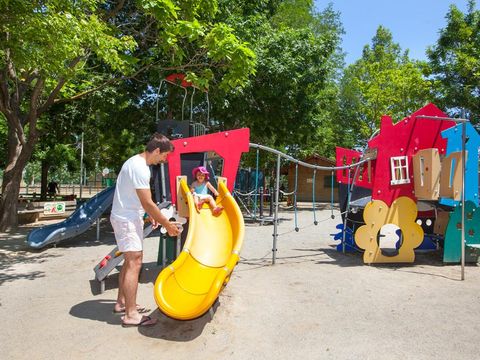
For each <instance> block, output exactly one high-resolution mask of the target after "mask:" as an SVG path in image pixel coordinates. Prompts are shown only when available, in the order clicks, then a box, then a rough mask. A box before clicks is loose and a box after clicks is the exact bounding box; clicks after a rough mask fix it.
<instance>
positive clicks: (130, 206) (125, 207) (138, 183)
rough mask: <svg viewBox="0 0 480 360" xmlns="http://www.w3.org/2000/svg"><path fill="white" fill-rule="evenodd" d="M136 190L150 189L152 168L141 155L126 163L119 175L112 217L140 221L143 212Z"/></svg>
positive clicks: (120, 219)
mask: <svg viewBox="0 0 480 360" xmlns="http://www.w3.org/2000/svg"><path fill="white" fill-rule="evenodd" d="M136 189H150V167H149V166H148V165H147V161H146V160H145V159H144V158H143V157H141V156H140V155H135V156H132V157H131V158H130V159H128V160H127V161H125V163H124V164H123V166H122V170H120V174H118V178H117V185H116V188H115V195H114V196H113V204H112V212H111V216H112V217H113V218H114V219H116V220H119V221H129V220H138V219H139V218H140V219H141V218H142V217H143V214H144V213H145V211H144V210H143V207H142V204H141V203H140V199H139V198H138V196H137V192H136Z"/></svg>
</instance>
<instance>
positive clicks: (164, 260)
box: [160, 234, 167, 269]
mask: <svg viewBox="0 0 480 360" xmlns="http://www.w3.org/2000/svg"><path fill="white" fill-rule="evenodd" d="M160 241H161V242H162V269H164V268H165V267H166V266H167V235H166V234H165V235H164V236H162V235H160Z"/></svg>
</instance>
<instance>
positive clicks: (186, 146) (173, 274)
mask: <svg viewBox="0 0 480 360" xmlns="http://www.w3.org/2000/svg"><path fill="white" fill-rule="evenodd" d="M248 139H249V130H248V129H237V130H232V131H226V132H221V133H215V134H208V135H202V136H196V137H192V138H186V139H177V140H173V141H172V143H173V145H174V146H175V150H174V151H173V152H172V153H170V154H169V157H168V174H169V184H170V190H171V198H172V203H173V204H174V205H175V207H176V211H177V212H178V214H179V215H180V216H184V217H188V222H189V223H188V233H187V238H186V241H185V245H184V247H183V250H182V252H181V253H180V256H179V257H178V258H177V259H176V260H175V261H174V262H173V263H172V264H171V265H169V266H167V267H165V268H164V269H163V270H162V272H161V273H160V274H159V276H158V278H157V280H156V282H155V287H154V296H155V300H156V302H157V305H158V307H159V309H160V310H161V311H163V312H164V313H165V314H167V315H168V316H170V317H173V318H176V319H180V320H187V319H193V318H196V317H199V316H201V315H203V314H204V313H205V312H206V311H208V309H209V308H210V307H211V306H212V304H213V303H214V301H215V300H216V299H217V297H218V295H219V293H220V291H221V290H222V289H223V287H224V286H225V285H226V283H227V282H228V281H229V279H230V275H231V273H232V271H233V268H234V267H235V265H236V263H237V261H238V259H239V252H240V249H241V246H242V242H243V235H244V223H243V216H242V213H241V211H240V209H239V207H238V205H237V203H236V202H235V200H234V198H233V196H232V195H231V193H230V191H231V190H232V189H233V181H231V182H227V183H226V184H225V181H226V179H235V175H236V172H237V169H238V165H239V162H240V157H241V154H242V152H246V151H248V144H249V143H248ZM212 151H213V152H215V153H216V154H217V155H218V156H220V157H221V158H223V160H224V162H223V168H222V171H221V175H222V177H217V182H218V192H219V197H218V198H217V199H216V201H217V203H219V204H221V205H222V206H223V208H224V210H223V212H222V213H221V214H220V215H219V216H214V215H213V214H212V213H211V211H210V210H209V209H207V208H204V209H202V210H200V211H199V212H197V210H196V208H195V204H194V201H193V197H192V194H191V193H190V189H189V186H188V184H189V183H191V181H192V180H193V179H192V178H191V170H192V169H193V168H192V169H190V168H186V167H185V166H184V164H182V157H184V156H186V155H189V154H192V153H194V154H195V153H205V152H212ZM191 165H192V164H191ZM195 166H198V165H196V164H195ZM181 174H188V176H181ZM189 178H190V180H191V181H188V179H189ZM222 179H225V181H224V180H222ZM163 187H166V184H165V185H163ZM175 190H176V191H175Z"/></svg>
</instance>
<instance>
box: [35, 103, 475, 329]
mask: <svg viewBox="0 0 480 360" xmlns="http://www.w3.org/2000/svg"><path fill="white" fill-rule="evenodd" d="M182 111H183V109H182ZM157 113H158V111H157ZM457 123H459V124H460V125H457ZM467 134H468V135H467ZM467 136H468V142H467V141H466V140H467ZM172 142H173V144H174V146H175V150H174V151H173V152H172V153H171V154H170V155H169V158H168V166H162V167H161V171H160V173H159V174H157V176H156V178H155V180H156V182H155V194H156V196H157V200H159V199H160V198H161V199H162V200H165V199H166V198H167V197H170V199H171V202H172V204H173V206H174V214H172V217H185V218H188V233H187V237H186V240H185V243H184V245H183V249H182V251H181V252H180V251H177V257H176V259H175V260H174V261H173V263H171V264H170V265H168V266H167V264H166V261H165V258H164V259H163V261H162V265H163V266H162V267H163V270H162V271H161V272H160V274H159V275H158V278H157V280H156V282H155V287H154V296H155V300H156V302H157V305H158V307H159V308H160V310H162V311H163V312H164V313H165V314H167V315H168V316H170V317H173V318H176V319H181V320H187V319H193V318H196V317H199V316H201V315H203V314H204V313H205V312H206V311H208V309H209V308H210V307H211V306H212V304H213V303H214V302H215V300H216V299H217V297H218V296H219V293H220V292H221V290H222V289H223V287H224V286H225V285H226V284H227V283H228V281H229V280H230V276H231V273H232V271H233V269H234V267H235V265H236V263H237V262H238V260H239V252H240V250H241V247H242V242H243V234H244V223H243V221H244V220H243V215H242V213H241V211H240V208H239V206H238V204H237V202H236V201H235V200H234V198H233V196H232V195H231V192H232V191H233V188H234V181H233V179H235V178H236V173H237V170H238V168H239V164H240V159H241V155H242V153H243V152H248V151H249V149H256V153H257V169H256V171H255V191H254V192H252V193H251V194H250V195H253V197H255V200H254V202H253V203H254V204H255V206H256V204H257V199H256V197H257V196H258V195H259V194H258V192H257V190H258V189H259V170H258V157H259V151H260V150H263V151H267V152H269V153H272V154H274V155H275V156H276V158H277V162H276V169H275V170H276V171H275V177H274V180H275V184H274V191H273V189H271V191H270V204H271V205H272V220H271V222H272V223H273V234H272V236H273V245H272V265H273V264H275V262H276V256H277V241H278V236H279V234H278V223H279V216H278V214H279V206H280V195H281V194H282V190H281V187H280V169H281V162H282V159H283V160H285V161H289V162H291V163H293V164H294V166H295V177H294V182H295V184H294V187H293V189H294V190H293V191H292V192H291V193H285V192H283V194H284V195H289V196H292V197H293V201H292V209H293V211H294V212H295V216H294V222H295V224H294V229H295V231H300V228H299V226H298V223H297V210H298V204H297V188H298V167H299V166H304V167H307V168H310V169H312V171H313V182H312V213H313V224H314V225H318V224H319V223H320V222H321V220H320V221H319V219H317V217H316V212H315V210H316V199H315V176H316V172H317V171H319V170H327V171H329V172H331V173H332V174H333V173H334V172H336V177H337V181H338V182H339V184H340V185H341V186H340V190H342V187H343V191H344V195H345V199H343V205H342V204H341V215H342V220H343V222H342V224H339V226H337V228H338V229H339V230H340V231H341V235H340V236H339V234H337V235H336V236H335V239H336V240H341V243H340V245H338V247H337V249H339V250H341V251H343V252H345V251H347V250H353V251H360V252H363V259H364V262H365V263H367V264H375V263H411V262H414V260H415V249H417V248H419V247H420V246H421V245H422V244H423V243H425V242H426V241H427V240H430V241H431V240H432V239H434V241H436V244H435V245H436V247H437V246H438V245H439V244H443V248H444V261H445V262H461V264H462V280H463V279H464V262H465V258H466V254H465V250H466V249H468V254H467V255H468V256H469V258H468V259H469V261H470V260H471V261H476V260H477V256H478V255H477V250H478V249H480V241H479V234H480V228H479V225H478V224H480V222H479V220H480V219H477V216H478V214H479V213H480V212H478V211H476V208H477V207H478V174H477V171H478V146H479V145H480V137H479V136H478V134H477V132H476V131H475V129H474V128H473V127H472V126H471V125H470V123H468V121H467V120H465V119H452V118H448V117H447V116H446V115H445V114H444V113H443V112H441V111H440V110H439V109H438V108H436V107H435V106H434V105H433V104H429V105H427V106H425V107H424V108H422V109H420V110H418V111H417V112H415V113H414V114H412V115H411V116H409V117H407V118H405V119H403V120H402V121H400V122H399V123H397V124H393V123H392V120H391V118H389V117H387V116H384V117H382V120H381V127H380V132H379V134H377V135H376V136H374V137H372V139H370V141H369V142H368V148H367V149H366V150H365V151H363V152H359V151H355V150H349V149H343V148H337V160H336V161H337V162H336V166H318V165H313V164H310V163H306V162H303V161H300V160H298V159H294V158H293V157H291V156H289V155H286V154H284V153H282V152H280V151H278V150H275V149H272V148H269V147H266V146H263V145H260V144H254V143H249V130H248V129H237V130H231V131H224V132H219V133H213V134H207V135H196V136H193V137H187V138H183V137H180V136H179V137H178V138H177V139H175V140H173V141H172ZM208 158H215V159H217V158H218V159H221V161H222V162H221V170H220V171H219V172H218V174H213V175H214V176H213V178H216V180H217V185H218V191H219V193H220V196H219V197H218V198H217V199H216V202H217V204H222V206H223V207H224V208H225V212H224V213H223V214H221V216H218V217H215V216H214V215H213V214H211V212H210V211H209V210H208V209H207V208H203V209H201V210H200V211H197V210H196V209H195V206H194V202H193V200H192V194H191V193H190V190H189V187H188V184H189V183H191V181H192V180H193V179H192V178H191V175H190V174H191V170H192V169H193V168H194V167H196V166H199V165H204V166H207V164H206V160H207V159H208ZM212 169H213V168H212ZM183 174H187V176H184V175H183ZM332 181H334V178H333V176H332ZM160 186H161V190H160ZM333 188H334V187H333V186H331V191H332V194H331V208H332V213H331V218H332V219H333V218H335V216H334V213H333V198H334V196H333ZM159 194H160V195H159ZM340 200H341V203H342V196H340ZM252 214H253V217H254V218H255V217H256V209H254V211H253V213H250V214H249V215H250V216H252ZM80 217H81V218H84V216H83V217H82V216H80ZM91 218H92V217H88V219H91ZM352 224H353V225H352ZM466 229H467V230H466ZM466 231H467V232H466ZM466 233H468V237H467V238H465V234H466ZM72 236H73V235H72ZM50 242H51V241H49V242H48V243H50ZM46 244H47V242H45V245H46ZM177 244H178V245H177V246H178V247H177V249H179V248H180V238H178V239H177ZM42 245H43V244H42ZM163 246H165V244H163ZM117 253H118V251H115V249H114V251H113V252H112V253H111V254H109V255H107V257H109V258H108V259H107V257H105V258H104V259H102V261H101V262H100V263H99V264H98V265H97V267H96V270H97V271H99V270H100V269H103V270H102V271H103V273H102V274H101V275H102V276H106V275H107V274H108V272H109V271H110V270H111V269H113V267H114V266H115V265H114V266H111V264H114V263H115V264H118V263H119V261H121V256H120V255H121V254H117ZM112 254H113V255H112ZM163 254H164V255H165V248H163ZM112 259H116V261H115V262H113V261H112V262H111V264H110V265H109V266H107V264H109V262H110V261H111V260H112ZM98 280H99V281H101V280H100V278H98Z"/></svg>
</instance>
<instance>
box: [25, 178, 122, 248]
mask: <svg viewBox="0 0 480 360" xmlns="http://www.w3.org/2000/svg"><path fill="white" fill-rule="evenodd" d="M114 193H115V186H111V187H109V188H106V189H105V190H103V191H101V192H99V193H98V194H97V195H95V196H94V197H92V198H91V199H90V200H88V201H86V202H84V203H83V204H82V205H81V206H80V207H79V208H78V209H77V210H75V212H74V213H73V214H72V215H70V217H69V218H68V219H65V220H64V221H62V222H59V223H57V224H51V225H46V226H44V227H41V228H38V229H34V230H32V231H31V232H30V233H29V234H28V236H27V243H28V245H29V246H30V247H32V248H35V249H41V248H43V247H45V246H47V245H48V244H58V243H59V242H60V241H62V240H65V239H69V238H72V237H74V236H77V235H80V234H81V233H83V232H85V231H87V230H88V229H89V228H90V226H92V225H93V223H94V222H95V221H96V220H97V219H98V218H99V217H100V216H101V215H102V214H103V213H104V212H105V210H107V209H108V207H109V206H110V205H112V202H113V195H114Z"/></svg>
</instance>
